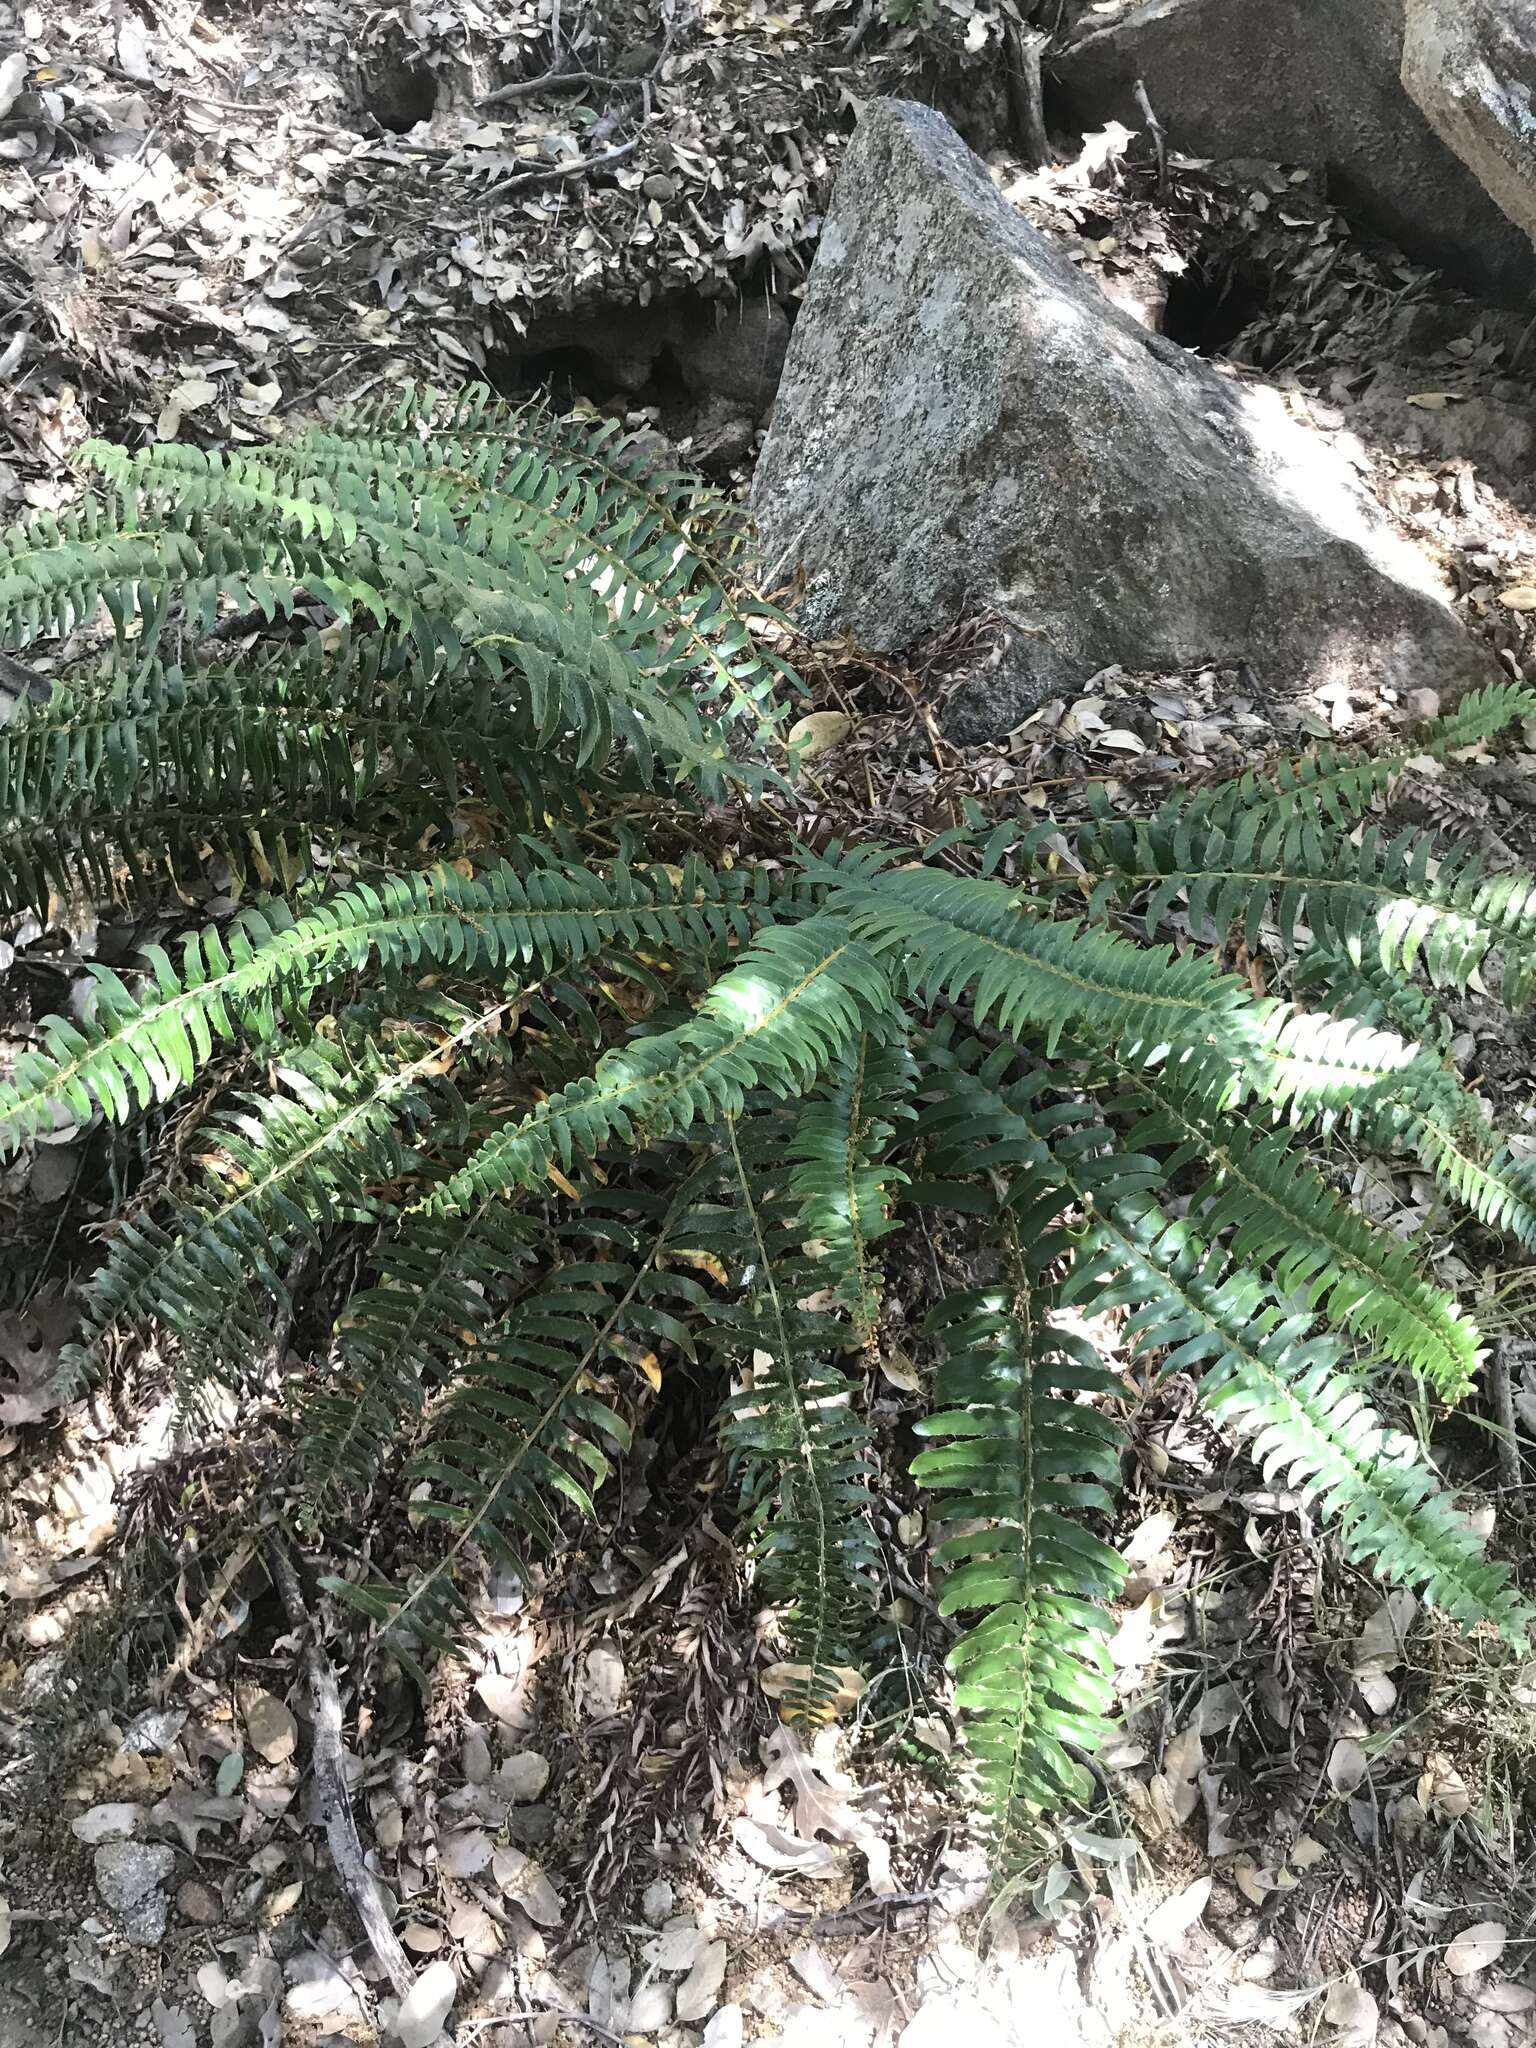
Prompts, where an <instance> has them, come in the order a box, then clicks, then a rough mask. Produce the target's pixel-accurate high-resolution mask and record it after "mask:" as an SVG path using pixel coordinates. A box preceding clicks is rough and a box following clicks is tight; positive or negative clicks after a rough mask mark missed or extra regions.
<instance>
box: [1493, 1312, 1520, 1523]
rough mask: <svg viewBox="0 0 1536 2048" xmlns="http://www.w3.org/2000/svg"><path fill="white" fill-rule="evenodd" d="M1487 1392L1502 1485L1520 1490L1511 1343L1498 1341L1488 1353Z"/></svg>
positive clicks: (1511, 1490)
mask: <svg viewBox="0 0 1536 2048" xmlns="http://www.w3.org/2000/svg"><path fill="white" fill-rule="evenodd" d="M1488 1395H1489V1400H1490V1402H1491V1404H1492V1407H1493V1420H1494V1424H1495V1428H1494V1443H1495V1444H1496V1446H1497V1447H1498V1454H1499V1485H1500V1486H1501V1487H1502V1488H1503V1489H1504V1491H1505V1492H1507V1493H1518V1492H1519V1490H1520V1440H1519V1438H1518V1436H1517V1435H1516V1433H1515V1393H1514V1388H1513V1386H1512V1385H1511V1384H1510V1372H1509V1345H1508V1343H1499V1344H1495V1345H1494V1347H1493V1350H1492V1351H1491V1353H1490V1354H1489V1358H1488Z"/></svg>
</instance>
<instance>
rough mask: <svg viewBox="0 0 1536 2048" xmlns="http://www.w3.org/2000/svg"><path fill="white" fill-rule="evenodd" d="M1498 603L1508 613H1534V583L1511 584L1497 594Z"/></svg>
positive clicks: (1535, 593) (1535, 599) (1535, 603)
mask: <svg viewBox="0 0 1536 2048" xmlns="http://www.w3.org/2000/svg"><path fill="white" fill-rule="evenodd" d="M1499 603H1500V604H1501V605H1503V607H1504V609H1505V610H1506V611H1510V612H1536V583H1512V584H1511V585H1510V587H1509V589H1508V590H1501V591H1500V592H1499Z"/></svg>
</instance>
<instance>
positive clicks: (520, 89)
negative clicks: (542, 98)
mask: <svg viewBox="0 0 1536 2048" xmlns="http://www.w3.org/2000/svg"><path fill="white" fill-rule="evenodd" d="M634 83H635V81H634V80H633V79H629V78H608V77H605V76H604V74H603V73H602V72H600V71H562V70H560V69H559V68H558V67H556V66H551V68H550V69H549V70H548V71H541V72H540V74H539V76H538V77H537V78H514V79H513V81H512V83H511V84H510V85H498V86H497V88H496V90H495V91H494V92H488V93H487V94H486V96H485V98H484V99H483V100H476V102H475V105H476V106H477V107H478V108H480V109H481V110H482V112H483V111H484V109H485V108H487V107H505V106H507V105H509V104H510V103H511V102H513V101H514V100H531V99H533V98H534V96H535V95H536V94H538V93H541V92H578V91H580V89H581V88H582V87H583V86H588V85H596V86H601V87H602V88H603V90H604V91H607V92H616V91H617V90H618V89H619V87H620V86H626V85H633V84H634Z"/></svg>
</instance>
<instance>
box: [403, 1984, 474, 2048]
mask: <svg viewBox="0 0 1536 2048" xmlns="http://www.w3.org/2000/svg"><path fill="white" fill-rule="evenodd" d="M458 1990H459V1980H458V1978H457V1977H456V1976H455V1975H454V1973H453V1965H452V1963H429V1964H428V1965H427V1967H426V1969H424V1970H423V1971H422V1973H421V1975H420V1976H419V1977H418V1978H417V1979H416V1982H415V1983H414V1984H413V1985H412V1986H411V1988H410V1990H409V1992H408V1993H407V1994H406V1996H405V1998H404V1999H403V2000H402V2001H401V2005H400V2010H399V2011H398V2012H397V2013H396V2014H395V2024H394V2027H393V2029H392V2032H393V2037H394V2039H395V2040H396V2041H397V2042H398V2043H399V2044H400V2048H431V2044H432V2042H434V2041H435V2040H436V2039H437V2037H438V2035H439V2034H440V2033H441V2032H442V2031H443V2022H444V2020H445V2019H447V2017H448V2015H449V2013H451V2012H452V2011H453V2001H454V1999H455V1998H456V1997H457V1996H458Z"/></svg>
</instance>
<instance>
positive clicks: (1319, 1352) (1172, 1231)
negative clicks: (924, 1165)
mask: <svg viewBox="0 0 1536 2048" xmlns="http://www.w3.org/2000/svg"><path fill="white" fill-rule="evenodd" d="M932 1060H933V1071H934V1078H935V1082H936V1084H937V1086H938V1088H939V1091H940V1092H939V1095H938V1101H937V1103H936V1104H935V1105H934V1108H933V1109H932V1110H929V1111H925V1113H924V1120H923V1127H924V1128H926V1129H927V1130H929V1131H930V1132H931V1134H932V1136H933V1138H934V1141H935V1143H936V1145H937V1146H938V1148H939V1154H940V1159H941V1161H943V1162H945V1163H947V1165H948V1166H949V1168H950V1169H951V1170H953V1169H954V1168H956V1167H957V1166H961V1165H962V1164H963V1158H964V1149H965V1144H966V1143H968V1142H969V1138H970V1133H971V1131H972V1130H973V1129H974V1127H975V1125H976V1124H978V1123H980V1122H981V1121H982V1120H983V1119H985V1120H987V1121H989V1122H990V1126H991V1129H992V1132H993V1140H992V1143H993V1146H994V1147H999V1146H1006V1147H1008V1148H1009V1149H1010V1150H1012V1151H1014V1152H1016V1153H1017V1154H1018V1155H1019V1157H1020V1158H1021V1159H1023V1160H1024V1161H1025V1162H1026V1166H1027V1168H1028V1178H1027V1180H1026V1183H1025V1187H1026V1196H1025V1199H1026V1200H1028V1199H1032V1197H1033V1190H1034V1189H1035V1188H1037V1187H1038V1186H1039V1185H1040V1184H1041V1182H1042V1180H1043V1181H1044V1182H1045V1184H1047V1185H1051V1184H1052V1183H1054V1185H1055V1187H1056V1188H1057V1189H1058V1190H1059V1198H1060V1197H1065V1198H1069V1199H1070V1200H1071V1201H1072V1203H1074V1204H1075V1205H1076V1206H1077V1207H1078V1208H1079V1209H1080V1210H1081V1212H1082V1213H1083V1216H1084V1226H1083V1233H1082V1240H1081V1246H1082V1249H1081V1256H1080V1258H1079V1260H1078V1262H1077V1264H1076V1265H1075V1266H1074V1267H1073V1270H1072V1273H1071V1276H1070V1278H1069V1279H1068V1280H1067V1282H1066V1283H1065V1285H1064V1288H1063V1300H1064V1301H1066V1302H1068V1303H1070V1304H1075V1305H1083V1306H1085V1307H1086V1308H1087V1309H1088V1310H1089V1312H1091V1313H1099V1312H1102V1311H1103V1310H1105V1309H1110V1308H1116V1307H1122V1308H1126V1309H1129V1310H1130V1315H1129V1318H1128V1321H1127V1324H1126V1337H1127V1339H1128V1341H1131V1342H1133V1343H1135V1344H1136V1345H1138V1346H1139V1347H1140V1348H1143V1349H1145V1350H1148V1351H1154V1352H1158V1353H1161V1354H1162V1360H1163V1370H1164V1371H1165V1372H1182V1371H1190V1370H1193V1369H1195V1368H1197V1367H1203V1368H1204V1378H1203V1382H1202V1385H1203V1387H1208V1388H1209V1391H1210V1395H1211V1398H1212V1400H1213V1401H1219V1402H1220V1403H1221V1410H1222V1413H1223V1415H1224V1416H1226V1417H1227V1418H1228V1419H1230V1420H1232V1421H1234V1422H1236V1423H1241V1424H1242V1426H1243V1427H1244V1428H1245V1430H1246V1431H1247V1433H1249V1434H1251V1435H1253V1436H1254V1437H1255V1438H1256V1439H1257V1440H1258V1443H1259V1447H1260V1450H1261V1454H1262V1456H1263V1458H1264V1459H1266V1460H1268V1461H1269V1462H1270V1463H1271V1465H1276V1464H1277V1461H1278V1460H1279V1458H1280V1455H1281V1452H1282V1451H1284V1450H1286V1449H1289V1451H1290V1453H1291V1457H1290V1463H1289V1464H1288V1465H1287V1466H1286V1469H1287V1470H1288V1471H1290V1472H1291V1474H1292V1478H1291V1481H1290V1483H1291V1484H1293V1485H1294V1486H1295V1487H1297V1488H1298V1489H1300V1490H1301V1491H1302V1492H1303V1493H1304V1494H1305V1495H1306V1496H1307V1497H1309V1498H1311V1499H1313V1500H1315V1501H1317V1503H1318V1504H1319V1505H1320V1506H1322V1507H1324V1508H1325V1509H1326V1511H1327V1512H1328V1514H1329V1516H1330V1518H1331V1519H1332V1520H1333V1522H1334V1523H1335V1524H1336V1526H1337V1527H1338V1529H1339V1533H1340V1537H1341V1541H1342V1542H1343V1545H1344V1548H1345V1550H1346V1551H1347V1553H1348V1554H1349V1555H1350V1556H1351V1557H1353V1558H1355V1559H1357V1560H1358V1561H1359V1562H1360V1563H1362V1564H1367V1565H1369V1566H1370V1567H1371V1569H1373V1570H1374V1571H1376V1572H1377V1573H1378V1575H1379V1576H1381V1577H1383V1578H1387V1579H1389V1580H1394V1581H1398V1582H1401V1583H1403V1584H1408V1585H1413V1586H1417V1587H1420V1588H1422V1589H1423V1590H1424V1591H1425V1594H1426V1597H1427V1598H1429V1599H1430V1600H1432V1601H1433V1602H1434V1604H1436V1605H1437V1606H1439V1607H1440V1608H1441V1609H1442V1610H1443V1611H1444V1612H1446V1613H1447V1614H1449V1615H1451V1616H1452V1617H1453V1618H1455V1619H1457V1620H1459V1621H1463V1622H1467V1623H1469V1624H1471V1623H1473V1622H1475V1621H1476V1620H1478V1619H1481V1618H1487V1617H1491V1618H1493V1619H1494V1620H1496V1621H1497V1622H1498V1623H1499V1625H1500V1627H1501V1628H1502V1629H1503V1630H1504V1631H1505V1633H1506V1634H1508V1635H1509V1636H1510V1637H1511V1639H1512V1640H1513V1639H1516V1638H1517V1637H1518V1636H1519V1635H1520V1633H1521V1631H1522V1630H1524V1629H1525V1628H1526V1627H1527V1626H1528V1625H1529V1620H1530V1615H1529V1613H1528V1611H1527V1609H1526V1608H1525V1607H1524V1605H1523V1604H1522V1602H1521V1601H1520V1599H1519V1597H1518V1596H1517V1595H1516V1593H1515V1592H1514V1591H1513V1589H1512V1588H1511V1587H1510V1585H1509V1582H1508V1575H1507V1573H1505V1572H1503V1571H1502V1570H1501V1568H1499V1567H1497V1566H1492V1565H1488V1564H1486V1563H1485V1562H1484V1560H1483V1559H1482V1557H1481V1554H1480V1551H1479V1548H1478V1545H1477V1544H1476V1542H1475V1541H1474V1539H1473V1538H1472V1536H1471V1534H1470V1532H1469V1530H1468V1529H1467V1527H1466V1524H1465V1523H1464V1522H1463V1521H1462V1520H1461V1519H1460V1518H1459V1517H1458V1516H1457V1515H1456V1513H1455V1511H1454V1508H1453V1507H1452V1506H1451V1504H1450V1502H1449V1501H1447V1500H1446V1499H1445V1498H1444V1497H1443V1496H1442V1495H1440V1494H1439V1492H1438V1491H1437V1489H1436V1482H1435V1479H1434V1475H1433V1473H1432V1472H1430V1471H1429V1470H1428V1469H1427V1467H1426V1466H1425V1465H1424V1464H1423V1463H1422V1462H1421V1461H1419V1460H1418V1456H1417V1451H1416V1448H1415V1447H1414V1446H1412V1445H1411V1444H1409V1443H1407V1442H1406V1440H1404V1439H1401V1438H1397V1437H1393V1436H1392V1435H1391V1434H1390V1433H1389V1432H1386V1431H1384V1430H1383V1428H1382V1426H1381V1425H1380V1423H1379V1421H1378V1420H1377V1418H1376V1417H1375V1415H1374V1413H1373V1412H1372V1411H1371V1410H1370V1409H1369V1408H1368V1406H1367V1405H1366V1403H1365V1400H1364V1397H1363V1395H1362V1394H1361V1391H1360V1386H1359V1382H1358V1378H1357V1377H1356V1376H1355V1375H1353V1374H1352V1373H1351V1372H1350V1371H1349V1369H1348V1368H1347V1367H1346V1365H1345V1363H1344V1361H1343V1358H1342V1354H1341V1352H1340V1349H1339V1346H1338V1344H1337V1342H1336V1341H1335V1340H1334V1339H1333V1338H1331V1337H1328V1336H1325V1335H1322V1334H1319V1333H1318V1332H1317V1331H1316V1329H1315V1327H1314V1325H1313V1322H1312V1318H1311V1317H1310V1316H1308V1315H1293V1314H1292V1315H1288V1314H1287V1313H1286V1312H1285V1311H1284V1310H1283V1309H1281V1308H1279V1307H1277V1306H1276V1305H1275V1303H1274V1290H1273V1288H1272V1287H1271V1286H1270V1284H1269V1283H1268V1282H1267V1281H1266V1280H1264V1279H1263V1277H1262V1276H1261V1275H1259V1274H1256V1273H1255V1272H1253V1271H1252V1270H1251V1269H1249V1268H1245V1267H1237V1268H1235V1269H1234V1268H1233V1267H1231V1266H1230V1265H1229V1263H1228V1262H1227V1260H1226V1258H1225V1256H1224V1255H1223V1254H1221V1253H1219V1252H1217V1251H1214V1250H1212V1249H1210V1248H1209V1247H1206V1246H1204V1245H1202V1244H1201V1242H1200V1240H1199V1239H1198V1238H1197V1237H1196V1235H1195V1233H1194V1232H1193V1231H1192V1230H1191V1229H1190V1227H1189V1226H1188V1225H1187V1224H1185V1223H1170V1222H1169V1220H1168V1219H1167V1217H1166V1216H1165V1215H1164V1214H1163V1212H1162V1210H1161V1209H1160V1208H1159V1207H1158V1205H1157V1201H1156V1199H1155V1197H1156V1192H1157V1191H1158V1190H1160V1188H1161V1186H1162V1184H1163V1180H1164V1177H1165V1176H1164V1172H1163V1168H1162V1166H1161V1165H1160V1163H1159V1162H1158V1161H1156V1160H1155V1159H1152V1158H1150V1157H1148V1156H1145V1155H1136V1154H1124V1153H1121V1152H1120V1151H1119V1150H1118V1149H1117V1147H1116V1144H1115V1140H1114V1138H1113V1136H1112V1135H1111V1133H1110V1132H1109V1131H1108V1130H1106V1129H1105V1128H1104V1127H1103V1126H1102V1125H1100V1124H1099V1123H1098V1122H1097V1120H1096V1119H1095V1117H1094V1116H1093V1114H1092V1112H1091V1111H1090V1110H1088V1109H1087V1108H1085V1107H1083V1106H1081V1105H1078V1104H1063V1103H1056V1104H1049V1103H1047V1104H1045V1105H1044V1106H1043V1107H1042V1106H1041V1104H1040V1098H1041V1096H1042V1094H1043V1093H1044V1092H1045V1090H1046V1087H1047V1077H1046V1076H1044V1075H1042V1074H1040V1073H1034V1074H1029V1075H1026V1076H1025V1077H1024V1078H1023V1079H1022V1080H1021V1081H1019V1082H1016V1083H1008V1084H1002V1083H1001V1080H1000V1075H1001V1073H1002V1072H1003V1071H1005V1068H1004V1067H1003V1066H1002V1062H1001V1060H1000V1059H999V1060H994V1061H993V1062H992V1063H991V1064H989V1063H988V1062H987V1061H985V1060H982V1059H980V1058H978V1056H977V1054H976V1053H975V1052H974V1051H973V1052H969V1053H968V1052H967V1051H966V1050H965V1048H963V1047H960V1048H946V1047H945V1046H944V1045H943V1043H942V1042H941V1043H939V1044H936V1045H934V1046H933V1047H932ZM993 1156H994V1158H995V1157H996V1156H998V1155H997V1153H996V1151H994V1154H993Z"/></svg>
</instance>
